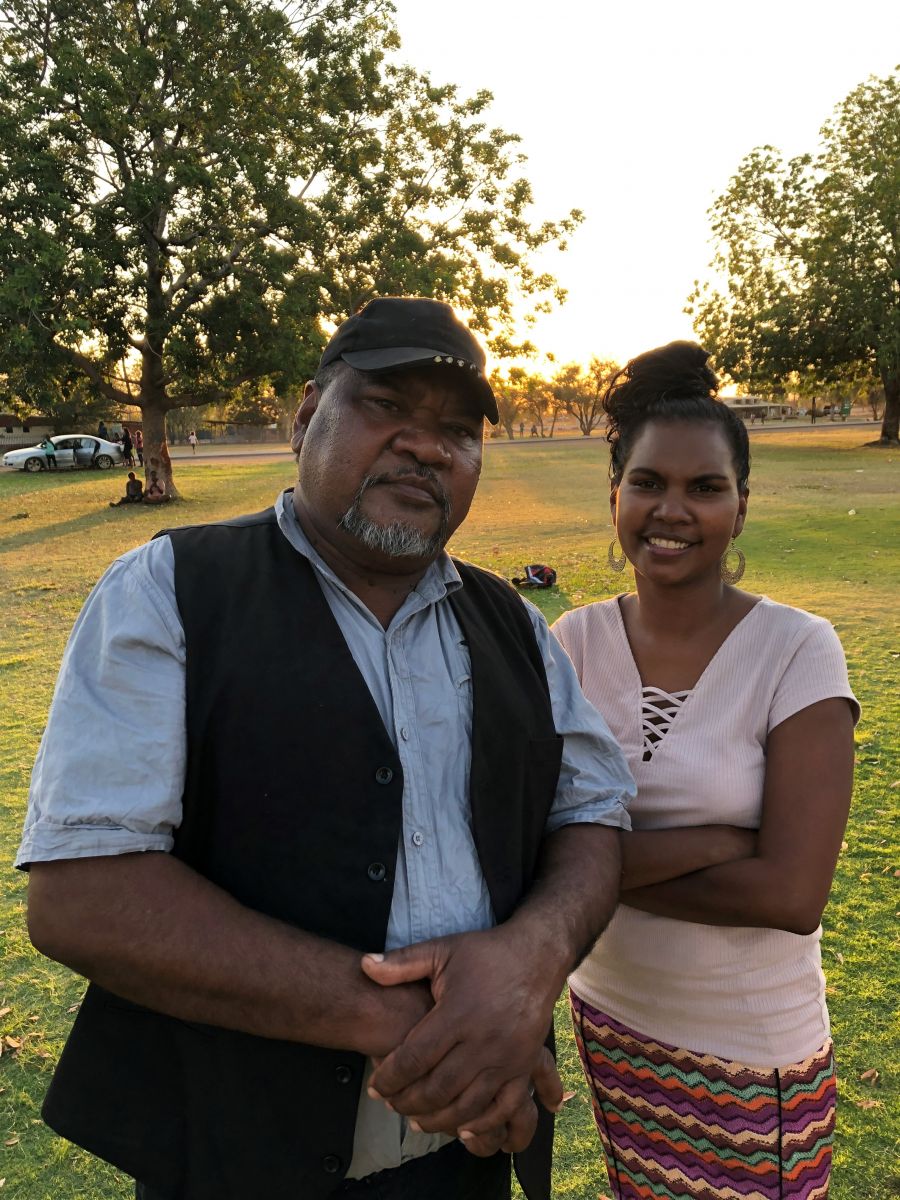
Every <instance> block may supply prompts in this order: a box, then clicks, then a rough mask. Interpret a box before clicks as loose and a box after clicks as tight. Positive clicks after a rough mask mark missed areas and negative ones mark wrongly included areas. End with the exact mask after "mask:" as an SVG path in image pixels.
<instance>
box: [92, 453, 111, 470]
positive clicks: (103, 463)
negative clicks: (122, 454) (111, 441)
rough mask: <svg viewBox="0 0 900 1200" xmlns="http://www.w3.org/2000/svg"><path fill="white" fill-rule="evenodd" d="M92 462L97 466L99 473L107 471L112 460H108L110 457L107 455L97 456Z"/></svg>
mask: <svg viewBox="0 0 900 1200" xmlns="http://www.w3.org/2000/svg"><path fill="white" fill-rule="evenodd" d="M94 462H95V463H96V464H97V466H98V468H99V469H100V470H101V471H108V470H109V468H110V467H111V466H112V465H113V460H112V459H111V458H110V456H109V455H108V454H98V455H97V457H96V458H95V459H94Z"/></svg>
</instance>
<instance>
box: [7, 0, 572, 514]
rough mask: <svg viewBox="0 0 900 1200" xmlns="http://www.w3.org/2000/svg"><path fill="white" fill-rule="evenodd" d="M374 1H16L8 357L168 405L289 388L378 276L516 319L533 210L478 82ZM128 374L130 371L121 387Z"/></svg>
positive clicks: (43, 386) (553, 235) (39, 376)
mask: <svg viewBox="0 0 900 1200" xmlns="http://www.w3.org/2000/svg"><path fill="white" fill-rule="evenodd" d="M389 7H390V6H389V4H388V3H387V0H290V2H289V3H288V4H287V5H286V6H285V7H283V8H282V7H278V6H277V5H276V4H275V3H274V2H272V0H165V3H162V2H161V0H127V2H126V0H82V2H81V3H79V4H78V5H75V4H73V3H72V2H71V0H8V3H7V4H6V5H4V16H3V30H4V43H3V55H2V58H0V194H2V195H3V197H4V201H3V206H2V212H0V372H4V373H6V374H7V375H8V376H9V378H10V379H12V378H16V379H17V380H18V382H19V385H20V386H21V387H22V388H23V389H24V391H23V394H22V400H23V402H26V403H31V404H36V403H37V402H38V401H43V402H46V401H47V397H48V396H49V395H50V394H51V393H52V391H53V389H54V388H55V386H56V385H57V382H58V380H59V379H60V378H61V377H63V376H65V375H67V374H68V373H70V372H72V371H75V372H77V373H79V374H80V375H82V376H83V377H84V378H85V379H87V380H88V381H89V383H90V385H91V386H92V388H93V389H94V391H95V392H96V393H98V394H100V395H102V396H104V397H106V398H107V400H108V401H111V402H113V403H115V404H120V403H128V402H134V403H136V404H137V405H138V406H139V407H140V408H141V410H142V413H143V422H144V436H145V445H146V447H147V457H148V460H149V458H150V457H151V455H153V456H156V457H158V458H159V459H160V460H161V465H162V467H163V469H164V470H165V472H166V473H167V475H168V477H169V484H170V489H171V493H172V494H173V495H174V494H177V493H176V491H175V488H174V486H172V484H171V464H170V463H169V461H168V452H167V445H166V433H165V416H166V413H167V412H169V411H171V410H172V409H174V408H184V407H196V406H202V405H206V404H210V403H219V404H221V403H227V402H229V400H231V399H232V398H233V397H237V398H238V399H239V401H240V403H242V404H246V403H247V402H248V400H250V399H252V397H253V395H254V394H255V393H256V392H257V391H261V392H262V393H264V394H266V395H269V394H271V393H274V394H275V395H276V396H277V397H283V396H284V395H287V394H290V392H291V390H292V389H295V388H297V387H298V386H299V384H300V383H301V382H302V380H303V379H304V378H308V377H309V376H310V375H311V373H312V371H313V369H314V367H315V364H316V362H317V360H318V356H319V353H320V350H321V347H322V344H323V342H324V340H325V328H326V327H327V324H328V323H329V322H335V321H338V320H340V319H342V318H344V317H346V316H347V315H349V314H350V313H351V312H353V311H354V310H355V309H356V308H357V307H358V306H359V305H360V304H361V303H362V302H363V301H365V300H366V299H368V298H369V297H370V296H372V295H375V294H379V293H381V294H384V293H386V292H415V293H419V294H426V295H433V296H437V297H440V298H445V299H449V300H453V301H455V302H456V303H458V304H460V305H461V306H462V307H463V308H465V309H467V310H468V311H469V312H470V313H471V314H472V317H473V321H474V323H475V325H476V327H478V328H480V329H482V330H484V331H485V332H487V331H491V332H492V333H493V335H494V337H495V339H501V340H502V339H503V338H506V339H507V341H508V340H509V337H510V329H511V308H512V301H513V298H514V296H515V295H516V294H520V293H524V294H526V295H530V296H531V297H533V298H534V303H535V304H536V305H537V306H538V307H540V306H541V304H543V303H546V297H547V296H548V295H549V296H551V297H555V298H556V299H560V298H561V296H562V294H561V292H560V290H559V289H558V288H557V286H556V284H555V281H554V280H553V279H552V277H550V276H548V275H546V274H541V273H537V272H535V271H534V270H533V269H532V268H531V266H530V256H531V254H532V252H533V251H534V250H537V249H538V248H540V247H541V246H544V245H546V244H548V243H551V242H559V243H560V244H563V245H564V242H565V238H566V236H567V234H568V232H569V231H570V230H571V229H572V228H574V226H575V225H576V224H577V222H578V221H579V220H580V214H579V213H577V212H573V213H571V214H569V216H568V217H566V218H564V219H563V220H561V221H559V222H545V223H543V224H540V225H537V226H532V225H531V224H530V222H529V220H528V217H527V209H528V206H529V204H530V202H531V189H530V186H529V184H528V182H527V180H526V179H524V178H523V177H522V175H521V172H520V168H521V164H522V161H523V159H522V156H521V154H520V153H519V151H518V148H517V139H516V138H515V137H514V136H513V135H510V134H508V133H505V132H504V131H502V130H497V129H492V128H489V127H488V126H487V125H486V124H485V123H484V121H483V115H484V112H485V110H486V108H487V106H488V104H489V101H490V95H489V93H487V92H480V93H478V95H476V96H475V97H473V98H472V99H469V100H465V99H460V98H459V97H458V96H457V94H456V91H455V89H454V88H452V87H436V86H434V85H433V84H432V83H431V82H430V80H428V78H427V77H426V76H423V75H421V74H419V73H417V72H415V71H414V70H412V69H411V68H409V67H404V66H402V65H397V64H396V63H395V62H394V60H393V57H392V56H393V55H394V53H395V51H396V50H397V47H398V44H399V43H398V39H397V35H396V31H395V29H394V27H393V25H392V23H391V20H390V16H389ZM123 378H135V379H136V380H137V395H136V396H135V397H134V398H133V399H132V397H130V396H128V395H127V389H125V388H123V387H122V386H121V380H122V379H123Z"/></svg>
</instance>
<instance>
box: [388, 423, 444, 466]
mask: <svg viewBox="0 0 900 1200" xmlns="http://www.w3.org/2000/svg"><path fill="white" fill-rule="evenodd" d="M391 446H392V448H393V450H394V453H395V454H400V455H409V456H410V457H412V458H414V459H415V460H416V462H419V463H425V464H427V465H428V466H430V467H446V466H449V465H450V463H451V461H452V456H451V454H450V450H449V448H448V446H447V442H446V440H445V438H444V435H443V432H442V430H441V428H440V426H439V425H437V424H435V423H433V422H431V421H427V420H416V419H415V418H410V419H409V420H408V421H405V422H404V423H403V426H402V428H401V429H400V430H398V432H397V433H395V434H394V437H393V440H392V442H391Z"/></svg>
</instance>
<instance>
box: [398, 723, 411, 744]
mask: <svg viewBox="0 0 900 1200" xmlns="http://www.w3.org/2000/svg"><path fill="white" fill-rule="evenodd" d="M400 736H401V737H402V738H403V740H404V742H408V741H409V730H408V729H407V728H406V726H405V725H401V726H400Z"/></svg>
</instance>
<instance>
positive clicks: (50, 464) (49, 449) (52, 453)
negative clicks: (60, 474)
mask: <svg viewBox="0 0 900 1200" xmlns="http://www.w3.org/2000/svg"><path fill="white" fill-rule="evenodd" d="M41 449H42V450H43V452H44V457H45V458H46V459H47V470H48V471H58V470H59V463H58V462H57V461H56V447H55V446H54V445H53V443H52V442H51V441H50V439H49V438H48V437H46V438H44V440H43V441H42V442H41Z"/></svg>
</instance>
